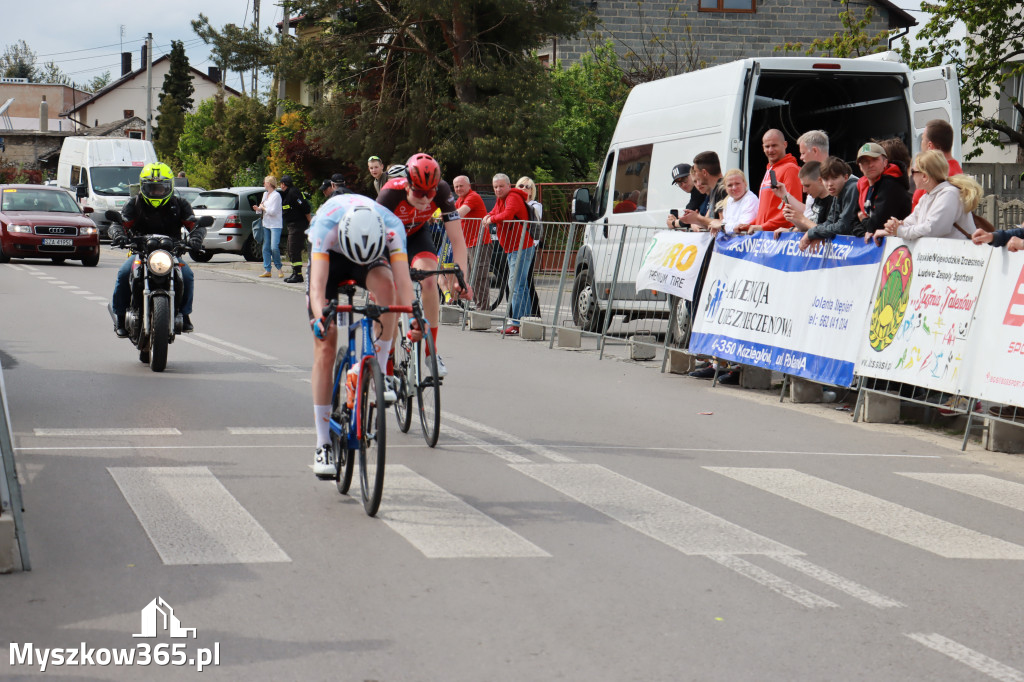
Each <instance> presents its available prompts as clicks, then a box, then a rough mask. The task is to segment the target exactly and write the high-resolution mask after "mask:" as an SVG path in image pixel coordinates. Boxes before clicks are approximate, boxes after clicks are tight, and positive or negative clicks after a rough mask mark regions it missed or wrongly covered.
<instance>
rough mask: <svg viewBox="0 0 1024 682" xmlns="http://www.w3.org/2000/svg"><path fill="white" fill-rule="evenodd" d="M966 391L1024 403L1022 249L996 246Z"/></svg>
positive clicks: (980, 303)
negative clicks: (1011, 249) (1007, 248)
mask: <svg viewBox="0 0 1024 682" xmlns="http://www.w3.org/2000/svg"><path fill="white" fill-rule="evenodd" d="M981 248H987V249H989V250H990V251H992V252H993V253H992V258H991V260H990V262H989V266H988V272H987V273H986V274H985V289H984V291H983V292H982V297H981V299H980V300H979V301H978V311H977V317H975V321H974V330H975V333H974V337H975V338H974V339H972V341H971V355H970V359H969V360H968V362H967V368H968V370H967V372H966V374H967V386H966V387H965V388H964V391H963V393H965V394H966V395H969V396H973V397H976V398H982V399H984V400H992V401H995V402H997V403H1004V404H1007V405H1017V406H1021V407H1024V252H1018V253H1010V252H1009V251H1007V250H1006V249H993V248H991V247H987V246H983V247H981Z"/></svg>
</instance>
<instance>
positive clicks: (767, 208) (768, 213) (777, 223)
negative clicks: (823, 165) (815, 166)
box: [736, 128, 803, 232]
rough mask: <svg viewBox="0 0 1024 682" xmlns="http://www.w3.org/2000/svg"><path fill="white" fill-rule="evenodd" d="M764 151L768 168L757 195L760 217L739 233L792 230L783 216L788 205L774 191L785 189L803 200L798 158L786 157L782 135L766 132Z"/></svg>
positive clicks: (739, 229) (739, 230) (762, 141)
mask: <svg viewBox="0 0 1024 682" xmlns="http://www.w3.org/2000/svg"><path fill="white" fill-rule="evenodd" d="M761 149H762V150H763V151H764V155H765V157H767V159H768V168H767V169H766V170H765V173H764V178H763V179H762V180H761V188H760V191H759V192H758V208H757V217H755V218H754V222H753V223H752V224H749V225H748V224H743V225H738V226H737V227H736V231H737V232H746V231H747V230H749V231H751V232H757V231H759V230H764V231H766V232H773V231H775V230H777V229H779V228H780V227H790V226H791V223H790V222H789V221H788V220H786V218H785V216H784V215H783V214H782V209H783V208H784V207H785V202H783V201H780V200H779V197H777V196H776V195H775V193H774V192H773V191H772V190H774V189H779V188H785V190H786V191H787V192H788V193H789V194H790V195H792V196H794V197H802V196H803V189H802V187H801V186H800V167H799V166H797V163H796V157H794V156H793V155H792V154H787V153H786V137H785V135H783V134H782V131H781V130H776V129H775V128H772V129H771V130H769V131H768V132H766V133H765V134H764V136H763V137H762V138H761Z"/></svg>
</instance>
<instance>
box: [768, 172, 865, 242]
mask: <svg viewBox="0 0 1024 682" xmlns="http://www.w3.org/2000/svg"><path fill="white" fill-rule="evenodd" d="M818 172H819V174H820V175H821V180H822V182H823V183H824V185H825V190H826V191H827V192H828V193H829V196H830V197H832V205H831V207H830V208H829V211H828V216H826V218H825V220H824V222H819V223H818V224H817V225H810V224H808V223H807V222H804V224H803V227H806V228H807V233H806V234H805V235H804V236H803V237H801V238H800V248H801V249H802V250H807V248H808V247H810V246H812V245H813V246H815V247H816V246H817V242H819V241H821V240H824V239H834V238H835V237H836V235H840V234H853V233H854V232H853V230H854V226H855V225H856V224H857V208H858V204H857V178H855V177H853V176H852V175H850V166H849V164H847V163H846V162H845V161H843V160H842V159H840V158H839V157H836V156H830V157H828V158H827V159H825V163H823V164H821V166H820V168H819V169H818ZM785 210H786V212H787V213H789V212H792V213H794V215H793V217H792V219H793V222H794V223H796V221H797V220H803V221H806V220H807V219H806V218H805V217H804V216H802V215H799V214H796V211H795V210H794V209H792V208H789V207H787V208H786V209H785Z"/></svg>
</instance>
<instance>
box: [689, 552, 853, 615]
mask: <svg viewBox="0 0 1024 682" xmlns="http://www.w3.org/2000/svg"><path fill="white" fill-rule="evenodd" d="M706 556H707V558H709V559H711V560H712V561H714V562H715V563H718V564H721V565H722V566H725V567H726V568H728V569H731V570H733V571H736V572H737V573H739V574H740V575H742V576H743V577H744V578H750V579H751V580H753V581H754V582H755V583H758V584H759V585H764V586H765V587H767V588H768V589H769V590H771V591H772V592H776V593H778V594H781V595H782V596H783V597H787V598H789V599H792V600H793V601H795V602H796V603H798V604H800V605H801V606H806V607H807V608H809V609H820V608H839V605H838V604H835V603H833V602H830V601H829V600H828V599H825V598H824V597H819V596H818V595H816V594H814V593H813V592H809V591H807V590H805V589H804V588H802V587H800V586H798V585H794V584H793V583H791V582H789V581H787V580H784V579H782V578H780V577H779V576H777V575H775V574H774V573H772V572H771V571H766V570H765V569H763V568H761V567H760V566H756V565H754V564H752V563H750V562H749V561H747V560H746V559H743V558H740V557H738V556H733V555H731V554H708V555H706Z"/></svg>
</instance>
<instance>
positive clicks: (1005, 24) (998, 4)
mask: <svg viewBox="0 0 1024 682" xmlns="http://www.w3.org/2000/svg"><path fill="white" fill-rule="evenodd" d="M921 7H922V9H923V10H925V11H928V12H930V13H931V18H930V19H929V20H928V23H926V24H925V26H924V28H922V29H921V31H920V32H919V33H918V34H917V41H918V42H919V43H923V46H922V47H918V48H916V49H911V48H910V46H909V45H907V44H904V45H903V47H902V50H901V53H902V56H903V59H904V61H906V62H907V63H908V64H909V65H910V66H911V68H915V69H919V68H924V67H928V66H938V65H940V64H943V63H950V64H952V65H953V66H955V67H956V70H957V76H958V77H959V79H960V113H961V118H962V120H963V137H964V139H965V140H966V139H971V138H972V139H973V140H974V141H975V143H990V144H994V145H997V146H999V147H1003V145H1004V142H1003V140H1002V139H1001V136H1005V137H1006V139H1007V140H1008V141H1009V142H1010V143H1011V144H1014V145H1016V146H1017V161H1018V163H1024V102H1021V100H1020V83H1021V79H1024V11H1022V10H1021V6H1020V2H1018V1H1017V0H958V2H956V3H953V2H949V0H937V1H936V2H931V3H927V2H926V3H922V6H921ZM958 22H963V24H964V25H965V26H966V27H967V36H966V37H964V38H958V37H955V36H956V35H958V32H956V31H955V30H954V29H955V26H956V24H957V23H958ZM992 97H996V98H998V100H999V104H1000V108H1004V107H1009V108H1011V109H1013V110H1014V111H1016V113H1017V114H1018V115H1019V116H1020V117H1021V119H1020V120H1021V121H1022V124H1021V125H1018V126H1017V127H1013V126H1010V125H1007V123H1006V122H1005V121H1004V120H1002V119H1001V118H1000V117H999V115H998V112H995V113H994V115H993V113H992V112H987V111H986V110H985V107H984V103H985V101H986V100H989V99H990V98H992ZM980 153H981V149H980V148H977V147H976V148H975V149H974V150H973V151H971V152H970V153H968V154H967V158H972V157H974V156H977V155H978V154H980Z"/></svg>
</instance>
